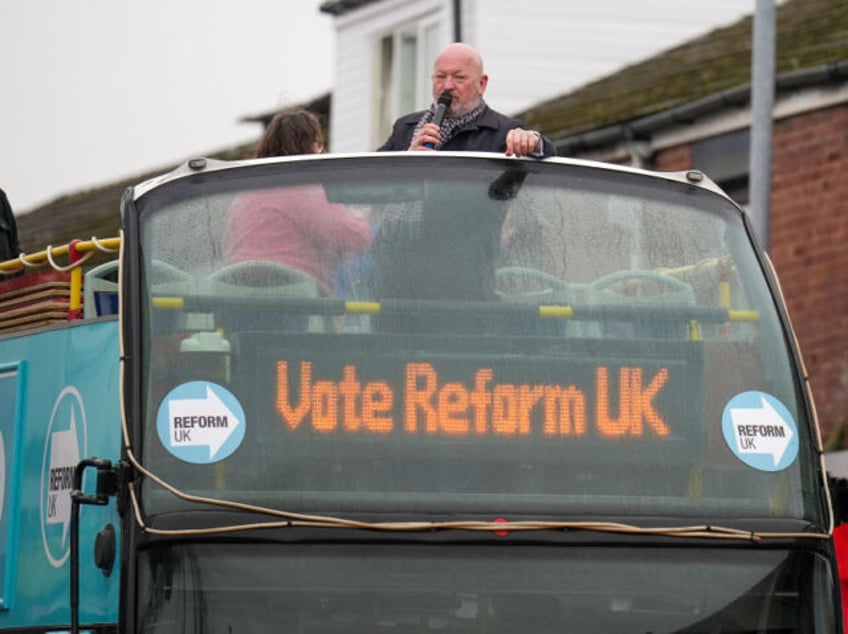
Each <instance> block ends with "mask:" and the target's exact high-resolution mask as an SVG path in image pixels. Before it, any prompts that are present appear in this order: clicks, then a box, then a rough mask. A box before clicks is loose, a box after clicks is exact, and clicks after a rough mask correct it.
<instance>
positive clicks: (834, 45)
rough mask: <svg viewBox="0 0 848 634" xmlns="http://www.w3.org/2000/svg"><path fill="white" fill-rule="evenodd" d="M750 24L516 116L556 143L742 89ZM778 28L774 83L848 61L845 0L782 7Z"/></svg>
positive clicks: (796, 1) (791, 2) (791, 1)
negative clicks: (782, 77)
mask: <svg viewBox="0 0 848 634" xmlns="http://www.w3.org/2000/svg"><path fill="white" fill-rule="evenodd" d="M752 4H753V3H752ZM752 24H753V19H752V17H750V16H749V17H747V18H744V19H743V20H740V21H739V22H737V23H736V24H733V25H731V26H728V27H725V28H721V29H716V30H714V31H712V32H710V33H708V34H706V35H704V36H702V37H699V38H697V39H695V40H691V41H689V42H687V43H686V44H683V45H681V46H678V47H676V48H673V49H670V50H668V51H666V52H664V53H662V54H660V55H658V56H656V57H653V58H651V59H648V60H645V61H642V62H639V63H636V64H633V65H631V66H628V67H626V68H624V69H622V70H621V71H619V72H616V73H614V74H612V75H609V76H607V77H604V78H602V79H599V80H598V81H595V82H592V83H590V84H587V85H586V86H583V87H582V88H579V89H577V90H575V91H573V92H570V93H568V94H564V95H561V96H559V97H555V98H553V99H550V100H548V101H545V102H543V103H541V104H538V105H536V106H534V107H532V108H530V109H528V110H526V111H525V112H522V113H519V114H518V115H517V116H518V117H519V118H520V119H522V120H523V121H524V122H525V124H527V125H528V126H529V127H532V128H537V129H540V130H543V131H544V132H545V133H546V134H547V135H548V136H549V137H550V138H551V139H552V140H554V141H556V140H557V139H561V138H563V137H567V136H569V135H574V134H578V133H580V132H585V131H589V130H596V129H598V128H603V127H606V126H610V125H614V124H618V123H621V122H626V121H632V120H634V119H639V118H642V117H646V116H648V115H651V114H654V113H658V112H662V111H665V110H670V109H672V108H675V107H677V106H681V105H683V104H687V103H691V102H694V101H697V100H699V99H702V98H705V97H707V96H710V95H715V94H717V93H722V92H724V91H727V90H729V89H732V88H737V87H740V86H745V85H747V84H749V83H750V78H751V42H752ZM776 26H777V29H776V60H775V72H776V74H777V75H781V74H784V73H790V72H792V71H799V70H803V69H810V68H815V67H820V66H826V65H828V64H836V63H838V62H841V61H844V60H846V59H848V0H787V1H786V2H785V3H783V4H781V5H779V6H778V8H777V25H776ZM840 68H842V67H840ZM843 81H844V77H843Z"/></svg>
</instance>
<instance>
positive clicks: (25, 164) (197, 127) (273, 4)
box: [0, 0, 334, 213]
mask: <svg viewBox="0 0 848 634" xmlns="http://www.w3.org/2000/svg"><path fill="white" fill-rule="evenodd" d="M319 5H320V0H294V1H291V0H238V1H235V0H141V1H136V0H85V1H82V0H76V1H71V0H0V82H2V83H0V188H2V189H4V190H5V191H6V194H7V195H8V196H9V199H10V201H11V203H12V205H13V207H14V209H15V212H16V213H20V212H22V211H28V210H30V209H32V208H33V207H37V206H40V205H41V204H44V203H46V202H49V201H50V200H52V199H54V198H56V197H57V196H59V195H62V194H65V193H74V192H78V191H80V190H82V189H85V188H87V187H94V186H99V185H103V184H107V183H111V182H114V181H115V180H119V179H121V178H125V177H131V176H133V175H136V174H139V173H141V172H143V171H145V170H148V169H153V170H155V169H158V168H160V167H162V168H169V167H171V166H172V165H173V164H174V163H177V162H180V161H182V160H183V159H185V158H188V157H189V156H191V155H195V154H197V153H205V152H213V151H216V150H219V149H223V148H227V147H230V146H232V145H235V144H238V143H241V142H243V141H252V140H254V139H256V138H257V137H258V135H259V133H260V131H261V130H260V129H259V126H258V124H249V123H239V119H240V118H242V117H244V116H249V115H254V114H260V113H264V112H268V111H270V110H273V109H275V108H278V107H281V106H286V105H294V104H297V103H302V102H303V101H306V100H308V99H311V98H312V97H316V96H319V95H321V94H323V93H325V92H327V91H329V90H330V87H331V68H332V67H331V60H332V56H333V46H334V38H333V28H332V18H331V16H329V15H326V14H323V13H320V12H319V11H318V6H319Z"/></svg>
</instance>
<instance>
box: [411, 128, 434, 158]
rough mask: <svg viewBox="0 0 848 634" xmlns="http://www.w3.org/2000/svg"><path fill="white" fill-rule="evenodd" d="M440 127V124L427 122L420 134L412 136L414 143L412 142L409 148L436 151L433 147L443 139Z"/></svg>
mask: <svg viewBox="0 0 848 634" xmlns="http://www.w3.org/2000/svg"><path fill="white" fill-rule="evenodd" d="M439 129H440V128H439V126H437V125H436V124H435V123H425V124H424V125H423V126H422V127H421V130H420V131H419V132H418V134H417V135H415V136H414V137H412V143H410V145H409V149H410V150H425V151H428V152H433V151H435V150H434V149H433V148H435V147H436V146H437V145H438V144H439V141H440V140H441V137H440V135H439ZM428 143H429V144H430V147H427V144H428Z"/></svg>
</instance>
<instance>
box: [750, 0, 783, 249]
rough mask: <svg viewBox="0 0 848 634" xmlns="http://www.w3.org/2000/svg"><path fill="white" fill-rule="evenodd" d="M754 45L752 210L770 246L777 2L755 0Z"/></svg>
mask: <svg viewBox="0 0 848 634" xmlns="http://www.w3.org/2000/svg"><path fill="white" fill-rule="evenodd" d="M756 2H757V6H756V12H755V14H754V28H753V34H752V42H751V146H750V149H749V155H748V160H749V182H748V191H749V194H750V195H749V208H750V214H751V219H752V220H753V224H754V228H755V230H756V232H757V238H758V239H759V240H760V243H761V244H762V245H763V246H764V247H768V242H769V216H770V215H771V137H772V118H773V109H774V83H775V79H774V67H775V48H776V47H775V39H776V37H775V30H776V19H775V7H774V0H756Z"/></svg>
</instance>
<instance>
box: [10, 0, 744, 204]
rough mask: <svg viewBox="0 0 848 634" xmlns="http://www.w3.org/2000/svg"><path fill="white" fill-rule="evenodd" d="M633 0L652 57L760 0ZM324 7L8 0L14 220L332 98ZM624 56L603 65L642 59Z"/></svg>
mask: <svg viewBox="0 0 848 634" xmlns="http://www.w3.org/2000/svg"><path fill="white" fill-rule="evenodd" d="M561 1H563V2H564V1H566V0H561ZM568 1H569V2H575V3H577V2H582V0H568ZM599 1H600V2H603V3H607V2H610V4H609V5H608V6H609V8H612V7H614V6H615V5H614V3H612V1H611V0H599ZM622 1H624V0H617V2H622ZM627 1H632V2H640V3H643V4H641V5H640V6H641V7H643V9H644V10H645V12H646V17H647V18H648V19H650V15H654V14H655V15H656V19H657V20H658V21H662V22H663V23H664V24H666V23H668V24H676V25H677V27H676V28H679V38H676V37H671V34H668V35H669V41H664V42H655V43H652V42H646V43H645V45H646V50H645V52H644V55H648V54H656V53H658V52H659V51H658V50H654V47H662V48H665V47H667V46H668V45H670V44H672V43H674V44H677V43H680V42H682V41H685V40H686V39H688V38H690V37H693V36H695V35H698V34H701V33H703V32H706V31H708V30H710V29H711V28H714V27H715V26H718V25H725V24H727V23H730V22H732V21H734V20H735V19H738V18H739V17H741V16H742V15H745V14H750V13H752V12H753V10H754V5H755V3H756V1H757V0H627ZM320 4H321V0H0V82H1V83H0V188H3V189H4V190H5V191H6V193H7V195H8V196H9V199H10V200H11V202H12V205H13V207H14V209H15V212H16V213H17V214H20V213H22V212H26V211H29V210H31V209H33V208H34V207H39V206H41V205H43V204H45V203H48V202H50V201H51V200H53V199H55V198H56V197H58V196H61V195H63V194H70V193H76V192H79V191H81V190H84V189H87V188H90V187H98V186H101V185H105V184H109V183H113V182H115V181H117V180H120V179H123V178H132V177H134V176H139V175H141V174H142V173H144V172H146V171H156V170H159V169H162V170H165V169H169V168H170V167H172V166H173V165H175V164H176V163H179V162H181V161H183V160H185V159H187V158H190V157H192V156H196V155H198V154H209V153H213V152H216V151H218V150H221V149H225V148H229V147H232V146H233V145H236V144H239V143H243V142H250V141H254V140H256V139H257V138H258V136H259V134H260V132H261V130H260V128H259V125H258V124H249V123H241V122H239V120H240V119H241V118H243V117H245V116H250V115H256V114H262V113H267V112H269V111H272V110H274V109H278V108H281V107H284V106H288V105H295V104H299V103H303V102H305V101H308V100H310V99H312V98H314V97H317V96H320V95H322V94H324V93H326V92H328V91H330V90H331V88H332V60H333V57H334V47H335V37H334V30H333V21H332V20H333V18H332V17H331V16H329V15H327V14H323V13H321V12H320V11H319V10H318V7H319V6H320ZM603 8H604V9H606V8H607V6H606V5H605V6H604V7H603ZM599 10H600V9H599ZM671 40H676V41H673V42H672V41H671ZM625 53H626V51H624V50H621V51H612V52H611V51H606V52H605V57H610V55H612V56H613V57H614V56H615V55H616V54H617V55H618V56H619V57H622V58H623V59H620V60H618V62H619V63H620V64H621V65H624V64H626V63H633V62H636V61H639V60H636V59H629V58H628V56H632V52H631V53H629V54H625ZM613 61H615V60H613ZM616 65H617V64H613V65H612V66H616ZM612 66H611V67H610V68H609V69H608V70H609V71H612V70H615V68H613V67H612ZM588 67H589V66H587V68H588ZM572 79H573V80H574V81H575V82H576V83H577V84H580V83H583V82H585V81H589V80H591V79H594V77H576V76H575V77H572ZM116 204H117V201H116Z"/></svg>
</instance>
